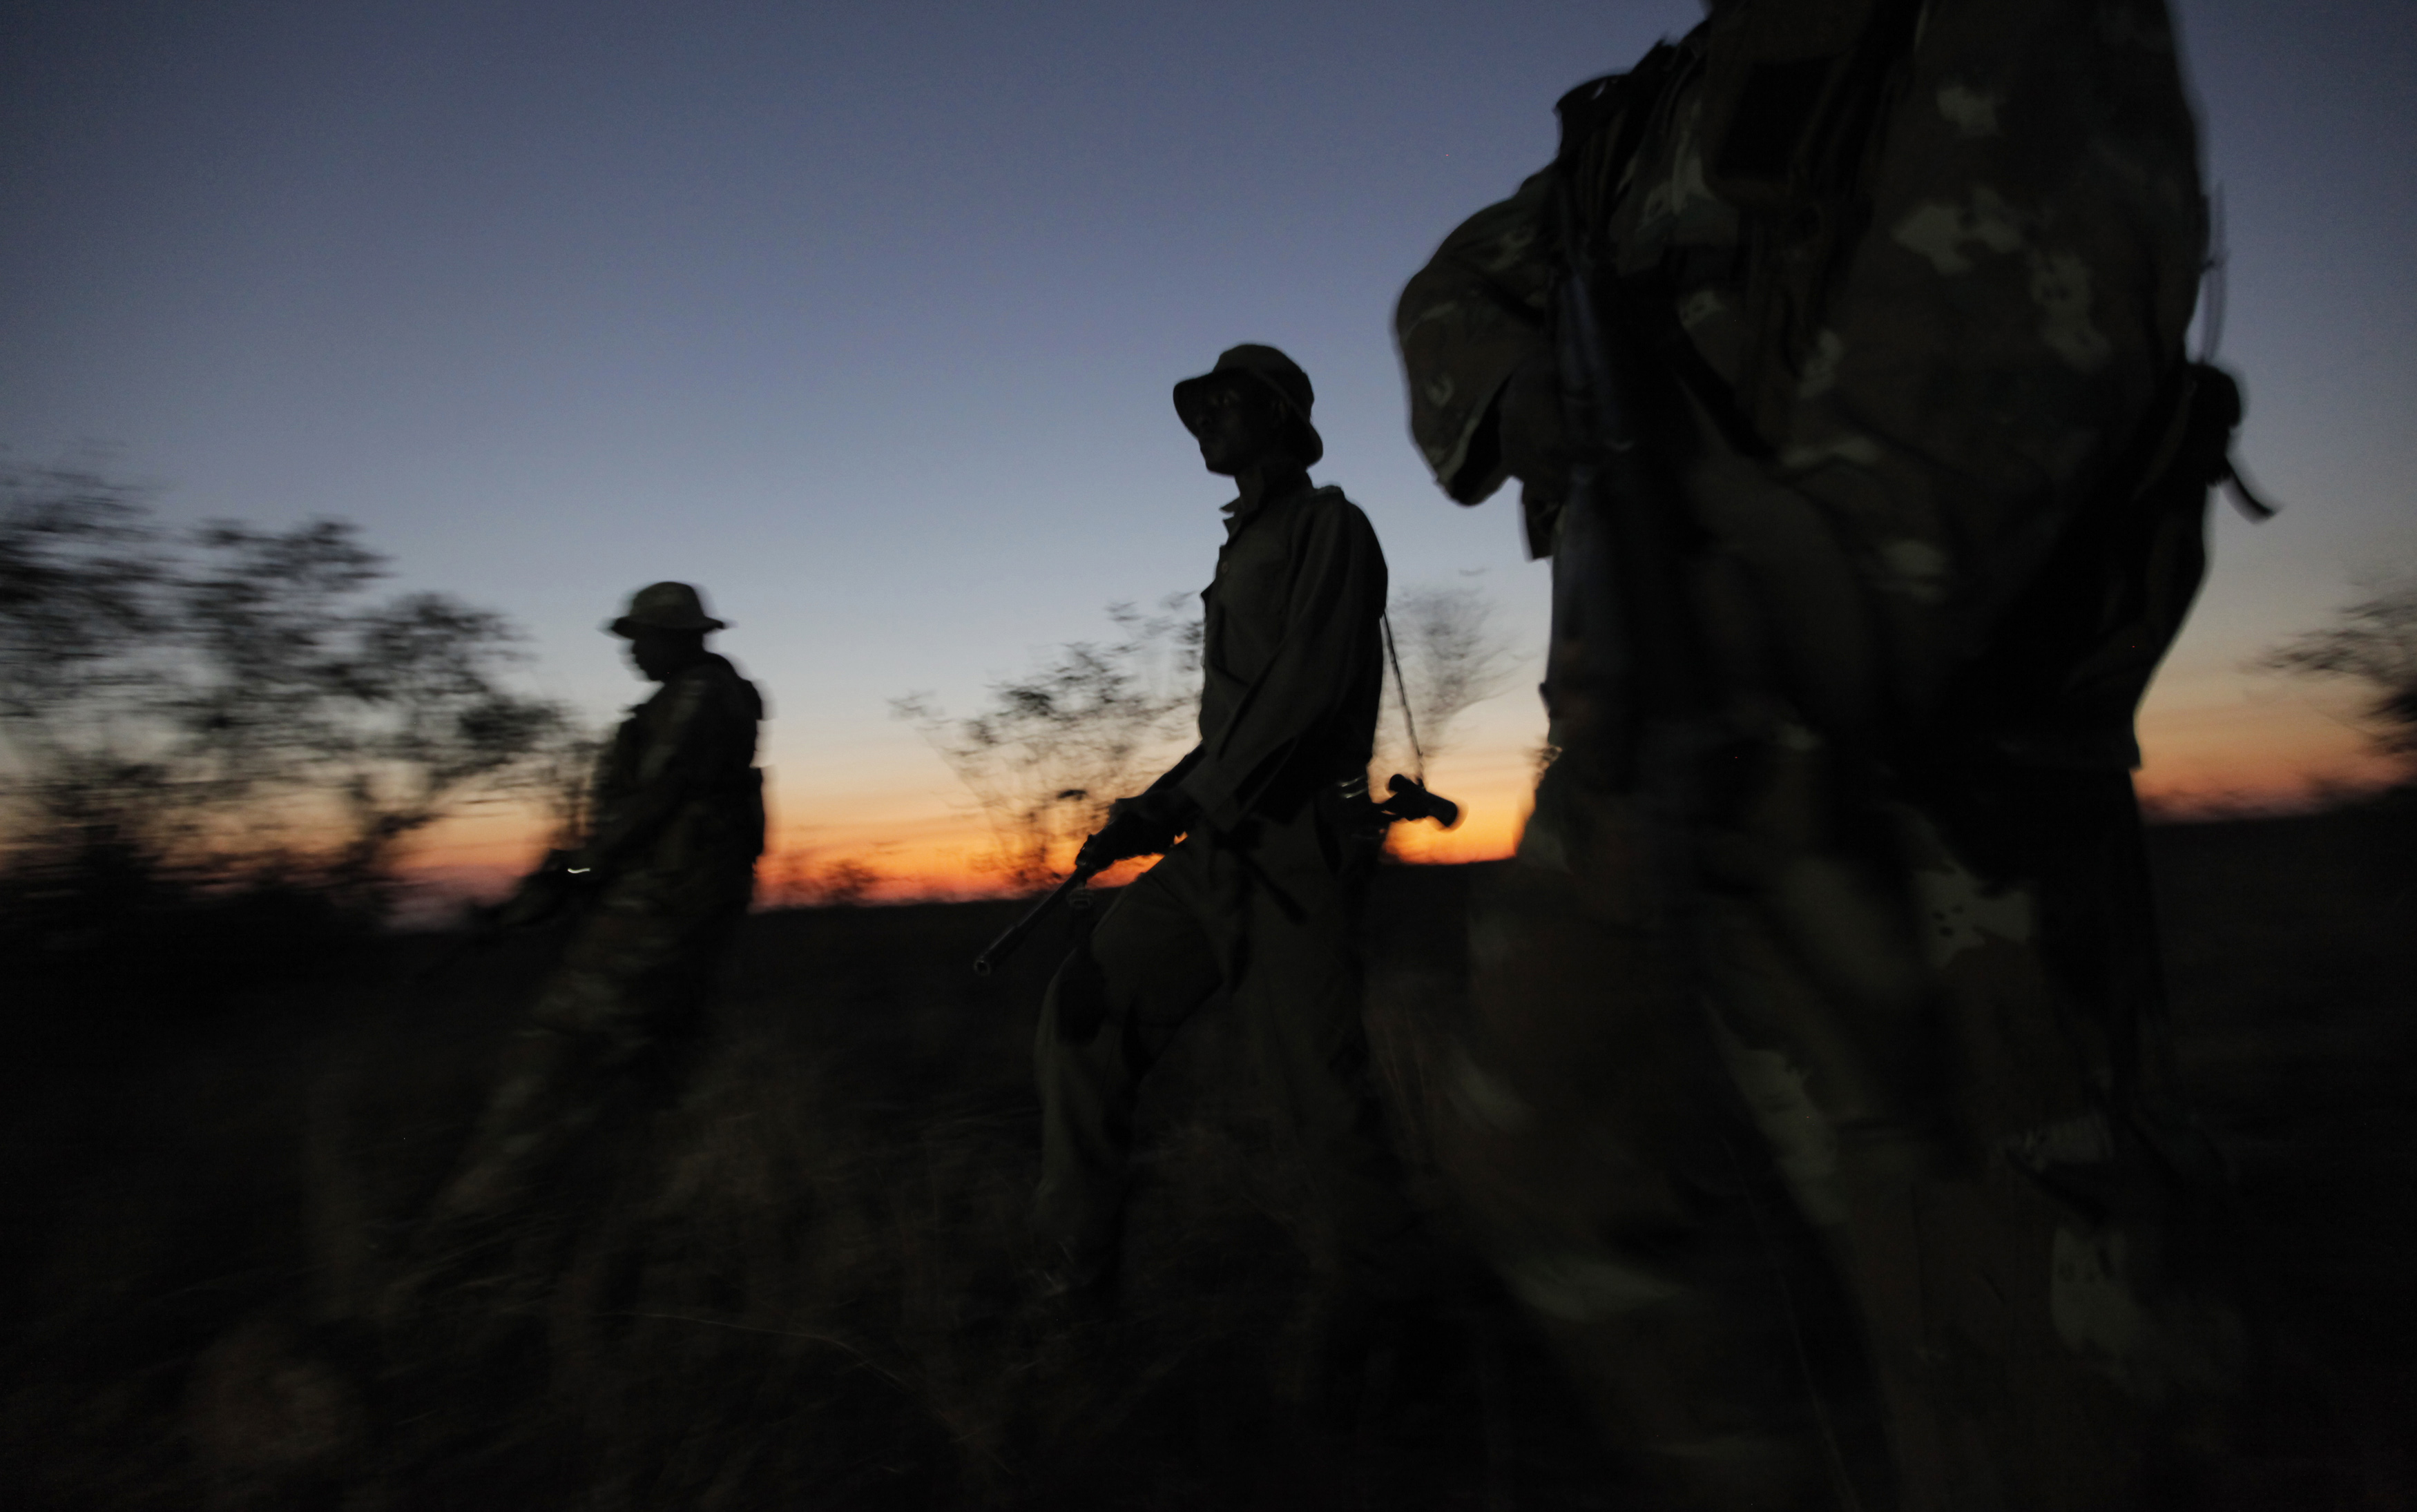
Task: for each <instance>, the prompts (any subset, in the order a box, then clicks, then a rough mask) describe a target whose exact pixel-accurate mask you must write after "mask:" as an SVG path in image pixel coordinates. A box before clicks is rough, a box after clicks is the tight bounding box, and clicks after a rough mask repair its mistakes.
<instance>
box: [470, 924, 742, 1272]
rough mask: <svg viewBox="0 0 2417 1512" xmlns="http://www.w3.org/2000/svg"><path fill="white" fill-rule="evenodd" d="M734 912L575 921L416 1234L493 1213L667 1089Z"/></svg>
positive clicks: (683, 1057)
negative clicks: (604, 1127)
mask: <svg viewBox="0 0 2417 1512" xmlns="http://www.w3.org/2000/svg"><path fill="white" fill-rule="evenodd" d="M738 917H739V913H738V910H737V909H736V908H729V909H722V910H718V911H715V912H713V913H710V914H702V915H697V916H692V917H686V918H676V919H664V918H661V917H650V916H644V915H638V916H631V915H616V914H614V913H611V912H609V911H600V913H599V914H598V915H596V916H594V917H592V918H590V919H589V920H587V921H586V923H585V925H584V927H583V928H582V929H581V930H580V931H579V933H578V934H577V936H575V937H574V938H573V939H572V941H571V942H570V945H569V946H568V947H567V948H566V949H565V951H564V953H563V959H562V961H561V963H560V964H559V965H558V966H556V967H555V970H554V972H553V973H552V974H551V975H549V976H548V977H547V978H546V982H545V985H544V987H543V988H542V989H540V991H539V995H538V1001H537V1004H536V1005H535V1007H534V1008H532V1010H531V1012H530V1022H529V1025H528V1026H527V1027H526V1028H524V1029H523V1030H521V1031H520V1032H519V1033H518V1034H517V1035H515V1036H513V1039H512V1041H511V1043H510V1045H509V1047H508V1048H507V1050H506V1051H505V1054H504V1064H503V1066H501V1067H500V1068H499V1070H498V1073H497V1076H496V1080H495V1082H494V1088H493V1090H492V1091H491V1092H490V1093H489V1096H488V1099H487V1106H486V1108H485V1110H484V1111H483V1112H482V1113H481V1114H480V1117H479V1125H478V1127H477V1128H476V1130H475V1131H474V1132H473V1133H472V1135H471V1138H470V1143H469V1147H468V1148H467V1150H466V1151H465V1152H464V1157H463V1160H462V1163H461V1165H460V1166H459V1167H458V1168H457V1169H456V1172H455V1174H454V1175H453V1177H452V1178H451V1179H450V1180H449V1181H448V1182H447V1184H446V1186H445V1187H444V1188H443V1189H442V1190H440V1191H439V1192H438V1194H437V1196H436V1199H435V1201H434V1202H433V1204H432V1205H431V1207H430V1210H429V1224H428V1234H429V1235H430V1238H429V1239H424V1240H423V1242H424V1243H426V1242H433V1240H435V1239H441V1237H442V1235H443V1234H444V1233H445V1232H447V1231H448V1230H450V1229H453V1228H456V1227H458V1226H459V1225H461V1224H464V1223H467V1222H472V1221H475V1220H479V1219H483V1218H487V1217H494V1216H496V1215H499V1214H501V1213H503V1212H504V1211H506V1210H507V1209H509V1208H510V1207H511V1206H513V1205H514V1204H515V1203H517V1202H521V1201H523V1200H524V1199H525V1198H526V1197H527V1196H528V1195H529V1194H530V1193H531V1192H532V1191H533V1190H534V1189H535V1187H536V1186H537V1185H538V1184H539V1183H540V1182H541V1181H542V1180H543V1178H544V1177H545V1175H546V1174H547V1172H549V1171H551V1170H553V1169H555V1167H556V1166H558V1164H559V1163H560V1162H561V1161H562V1159H563V1158H564V1157H566V1156H567V1155H568V1154H569V1153H570V1152H571V1151H572V1150H573V1149H575V1148H576V1147H577V1146H578V1145H579V1144H580V1142H582V1141H583V1140H584V1139H585V1138H586V1137H587V1135H588V1133H589V1131H590V1130H592V1129H594V1128H595V1127H596V1126H598V1125H599V1124H600V1123H608V1122H613V1121H616V1120H618V1119H621V1118H624V1117H626V1116H628V1114H629V1113H631V1111H636V1110H641V1109H645V1108H648V1107H654V1106H660V1105H661V1104H662V1103H663V1102H665V1101H667V1100H668V1099H669V1098H670V1097H671V1096H674V1095H675V1094H676V1090H677V1087H678V1084H679V1081H680V1080H681V1077H682V1075H683V1073H684V1072H685V1070H686V1068H687V1066H688V1063H689V1062H690V1060H691V1059H692V1055H693V1051H694V1046H695V1040H696V1035H697V1030H698V1027H699V1024H700V1022H701V1020H702V1015H703V1012H704V1008H705V1000H706V998H707V994H708V993H709V991H710V989H711V986H712V981H713V975H714V971H715V969H716V967H717V966H718V965H719V964H720V959H721V955H722V950H723V948H724V947H725V946H726V945H727V944H728V941H729V938H730V935H731V933H732V931H733V930H734V929H735V927H736V925H737V919H738Z"/></svg>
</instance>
